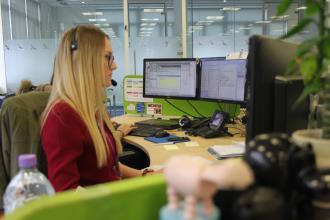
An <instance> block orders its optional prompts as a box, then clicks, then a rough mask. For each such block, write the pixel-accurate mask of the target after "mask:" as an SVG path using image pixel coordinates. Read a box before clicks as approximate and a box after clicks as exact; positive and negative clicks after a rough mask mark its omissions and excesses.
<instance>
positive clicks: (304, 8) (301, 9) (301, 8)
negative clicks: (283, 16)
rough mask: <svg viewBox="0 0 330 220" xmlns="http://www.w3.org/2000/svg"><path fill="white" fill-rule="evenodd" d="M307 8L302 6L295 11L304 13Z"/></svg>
mask: <svg viewBox="0 0 330 220" xmlns="http://www.w3.org/2000/svg"><path fill="white" fill-rule="evenodd" d="M306 9H307V7H306V6H301V7H298V8H296V9H295V11H303V10H306Z"/></svg>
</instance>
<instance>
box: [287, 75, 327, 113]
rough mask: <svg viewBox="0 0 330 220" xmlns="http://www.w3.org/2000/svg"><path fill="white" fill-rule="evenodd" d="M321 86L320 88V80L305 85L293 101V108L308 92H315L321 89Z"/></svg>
mask: <svg viewBox="0 0 330 220" xmlns="http://www.w3.org/2000/svg"><path fill="white" fill-rule="evenodd" d="M321 88H322V84H321V82H320V81H315V82H313V83H311V84H308V85H305V88H304V90H303V92H302V93H301V95H300V96H299V98H298V99H297V100H296V102H295V103H294V105H293V108H296V107H297V105H299V104H300V103H301V102H302V101H303V100H304V99H305V98H306V97H307V96H308V95H309V94H312V93H317V92H319V91H320V90H321Z"/></svg>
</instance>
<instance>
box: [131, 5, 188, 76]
mask: <svg viewBox="0 0 330 220" xmlns="http://www.w3.org/2000/svg"><path fill="white" fill-rule="evenodd" d="M135 2H136V1H135ZM140 2H146V1H140ZM155 2H160V1H155ZM180 7H181V1H169V0H165V1H162V3H150V1H149V3H131V4H129V27H130V28H129V30H130V32H129V41H130V45H129V49H130V68H131V70H130V73H129V74H133V75H134V74H135V75H142V73H143V59H144V58H177V57H182V44H181V37H180V35H181V9H180Z"/></svg>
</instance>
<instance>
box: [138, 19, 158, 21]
mask: <svg viewBox="0 0 330 220" xmlns="http://www.w3.org/2000/svg"><path fill="white" fill-rule="evenodd" d="M141 21H159V18H141Z"/></svg>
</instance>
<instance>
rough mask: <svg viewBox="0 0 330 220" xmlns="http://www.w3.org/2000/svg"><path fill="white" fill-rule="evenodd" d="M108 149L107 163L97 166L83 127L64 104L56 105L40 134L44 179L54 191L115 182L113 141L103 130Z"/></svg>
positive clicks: (77, 117) (82, 123)
mask: <svg viewBox="0 0 330 220" xmlns="http://www.w3.org/2000/svg"><path fill="white" fill-rule="evenodd" d="M105 132H106V140H107V143H108V146H109V148H110V150H109V155H108V164H107V165H106V166H104V167H102V168H98V167H97V159H96V153H95V149H94V145H93V142H92V139H91V137H90V135H89V132H88V130H87V127H86V126H85V124H84V122H83V121H82V119H81V117H80V116H79V115H78V113H77V112H76V111H75V110H74V109H73V108H72V107H71V106H70V105H69V104H67V103H65V102H59V103H56V104H55V105H54V106H53V107H52V109H51V110H50V112H49V114H48V117H47V119H46V121H45V123H44V126H43V128H42V131H41V142H42V147H43V149H44V151H45V154H46V158H47V165H48V179H49V180H50V182H51V183H52V185H53V186H54V188H55V190H56V191H63V190H67V189H73V188H76V187H77V186H89V185H94V184H98V183H104V182H108V181H113V180H118V179H119V178H120V177H119V173H118V153H117V148H116V144H115V140H114V138H113V136H112V133H111V132H110V130H109V129H108V128H105Z"/></svg>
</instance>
